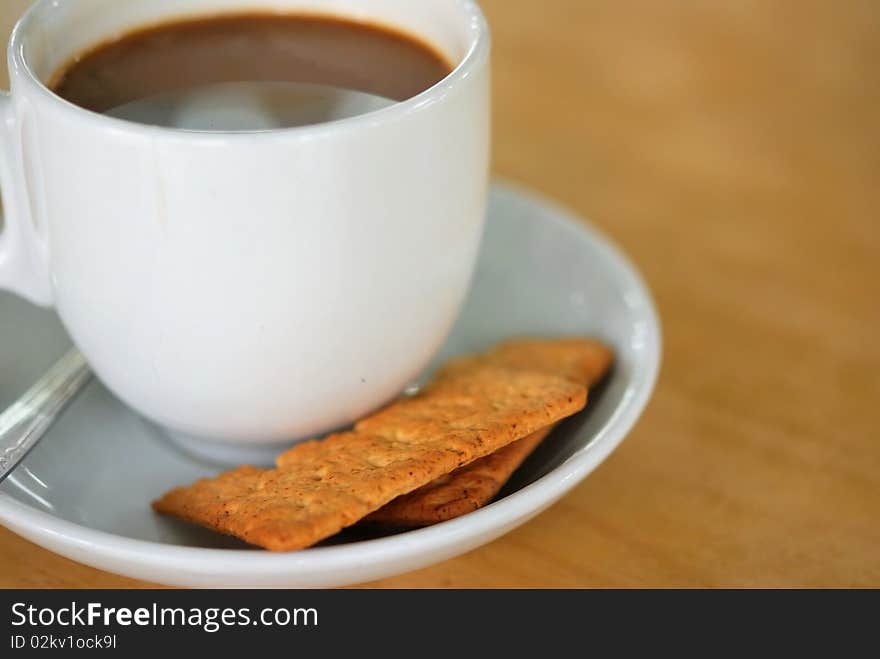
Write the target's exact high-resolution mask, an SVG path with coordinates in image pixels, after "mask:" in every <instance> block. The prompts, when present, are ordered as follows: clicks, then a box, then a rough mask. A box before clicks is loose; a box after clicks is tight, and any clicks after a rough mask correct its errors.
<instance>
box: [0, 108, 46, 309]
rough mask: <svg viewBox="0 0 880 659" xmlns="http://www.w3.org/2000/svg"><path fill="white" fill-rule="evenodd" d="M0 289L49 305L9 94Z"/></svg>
mask: <svg viewBox="0 0 880 659" xmlns="http://www.w3.org/2000/svg"><path fill="white" fill-rule="evenodd" d="M0 190H2V203H3V215H2V219H0V289H6V290H10V291H12V292H14V293H17V294H18V295H20V296H22V297H23V298H25V299H27V300H30V301H31V302H33V303H34V304H38V305H40V306H50V305H51V304H52V284H51V279H50V276H49V262H48V250H47V247H46V244H45V243H44V242H43V240H42V239H41V238H40V236H39V235H38V233H37V230H36V227H35V226H34V223H33V221H32V218H31V209H30V201H29V198H28V194H27V189H26V186H25V175H24V165H23V162H22V143H21V131H20V130H18V119H17V118H16V114H15V110H14V108H13V104H12V97H11V95H10V94H9V93H7V92H3V91H0Z"/></svg>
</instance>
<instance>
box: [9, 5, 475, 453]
mask: <svg viewBox="0 0 880 659" xmlns="http://www.w3.org/2000/svg"><path fill="white" fill-rule="evenodd" d="M265 9H269V10H281V11H291V12H300V11H302V12H312V13H315V12H317V13H320V14H329V15H338V16H343V17H349V18H356V19H358V20H364V21H368V22H374V23H379V24H385V25H389V26H394V27H397V28H399V29H402V30H404V31H405V32H408V33H411V34H413V35H416V36H418V37H420V38H422V39H423V40H425V41H427V42H428V43H430V44H432V45H434V46H435V47H436V48H437V49H438V50H440V51H441V52H443V53H444V54H445V55H446V56H447V57H449V59H450V60H452V61H454V62H455V63H456V64H457V67H456V69H455V71H454V72H453V73H452V74H451V75H449V76H448V77H447V78H446V79H445V80H443V81H442V82H440V83H438V84H437V85H435V86H434V87H432V88H431V89H429V90H427V91H425V92H423V93H421V94H419V95H418V96H416V97H414V98H412V99H410V100H407V101H404V102H400V103H396V104H394V105H392V106H391V107H389V108H386V109H382V110H378V111H375V112H372V113H368V114H363V115H360V116H357V117H353V118H349V119H344V120H341V121H336V122H330V123H323V124H318V125H314V126H307V127H301V128H290V129H282V130H274V131H268V132H256V133H199V132H188V131H182V130H175V129H170V128H160V127H155V126H148V125H144V124H137V123H132V122H127V121H122V120H119V119H114V118H111V117H107V116H104V115H99V114H95V113H92V112H90V111H87V110H85V109H82V108H80V107H77V106H75V105H72V104H70V103H68V102H66V101H64V100H62V99H61V98H59V97H58V96H56V95H55V94H53V93H52V92H51V91H49V90H48V89H47V87H46V83H47V81H48V80H49V78H50V76H51V75H52V74H53V73H54V72H55V71H56V70H57V69H58V68H60V67H61V66H62V65H64V64H65V63H66V62H68V61H69V60H70V59H71V58H72V57H74V56H75V55H76V54H77V53H80V52H82V51H84V50H85V49H87V48H89V47H90V46H94V45H96V44H98V43H101V42H103V41H106V40H107V39H108V38H110V37H113V36H114V35H119V34H122V33H125V32H126V31H127V30H129V29H131V28H137V27H139V26H142V25H145V24H150V23H156V22H160V21H164V20H173V19H174V18H176V17H181V16H187V17H189V16H193V15H201V14H204V15H214V14H218V13H222V12H240V11H247V10H265ZM9 68H10V78H11V93H10V94H8V95H6V94H4V95H3V96H2V97H0V113H2V118H3V123H2V126H0V131H2V139H0V146H2V148H0V184H2V196H3V206H4V209H5V218H4V224H3V228H2V231H0V287H2V288H6V289H9V290H12V291H15V292H17V293H19V294H20V295H22V296H24V297H26V298H28V299H30V300H31V301H33V302H35V303H37V304H41V305H47V306H48V305H51V306H54V307H55V309H56V310H57V312H58V314H59V315H60V317H61V319H62V321H63V323H64V325H65V327H66V328H67V330H68V331H69V333H70V335H71V337H72V339H73V341H74V343H75V344H76V345H77V346H78V347H79V349H80V350H81V351H82V352H83V354H84V355H85V356H86V358H87V360H88V362H89V364H90V365H91V367H92V368H93V370H94V371H95V373H96V374H97V375H98V377H99V378H100V379H101V380H102V381H103V382H104V383H105V384H106V385H107V386H108V387H109V388H110V389H111V390H112V391H113V392H114V393H115V394H117V395H118V396H119V397H120V398H121V399H122V400H123V401H125V402H126V403H127V404H129V405H130V406H131V407H133V408H135V409H136V410H138V411H140V412H141V413H142V414H144V415H145V416H147V417H149V418H151V419H153V420H155V421H157V422H158V423H160V424H163V425H165V426H168V427H170V428H172V429H175V430H178V431H180V432H183V433H186V434H190V435H195V436H200V437H208V438H215V439H221V440H225V441H231V442H240V443H249V444H260V443H268V442H277V441H279V440H286V439H291V438H300V437H305V436H309V435H313V434H315V433H320V432H322V431H325V430H328V429H331V428H335V427H339V426H342V425H345V424H346V423H349V422H350V421H352V420H353V419H355V418H357V417H359V416H361V415H363V414H365V413H367V412H369V411H370V410H371V409H374V408H376V407H377V406H379V405H381V404H382V403H384V402H386V401H388V400H389V399H390V398H392V397H394V396H395V395H397V394H398V393H399V392H400V391H401V389H402V388H403V387H405V386H406V384H407V383H408V382H409V381H411V379H412V378H414V377H415V376H416V375H417V374H418V373H419V371H420V370H421V369H422V368H424V367H425V365H426V364H427V363H428V362H429V360H430V358H431V357H432V356H433V355H434V354H435V352H436V351H437V350H438V348H439V347H440V345H441V344H442V342H443V340H444V338H445V337H446V335H447V333H448V332H449V330H450V328H451V326H452V324H453V322H454V320H455V318H456V316H457V312H458V309H459V307H460V304H461V302H462V300H463V298H464V296H465V294H466V292H467V288H468V284H469V280H470V278H471V274H472V271H473V268H474V264H475V261H476V255H477V251H478V247H479V243H480V237H481V234H482V227H483V221H484V216H485V206H486V196H487V194H486V193H487V182H488V181H487V179H488V160H489V35H488V31H487V28H486V24H485V21H484V19H483V17H482V15H481V13H480V11H479V9H478V7H477V5H476V3H475V2H471V1H470V0H418V1H413V0H125V2H120V1H119V0H41V1H40V2H37V3H36V4H35V5H34V6H33V8H31V9H30V10H29V11H28V13H27V14H25V16H24V17H23V18H22V19H21V21H20V22H19V23H18V25H17V26H16V28H15V32H14V33H13V36H12V40H11V43H10V47H9Z"/></svg>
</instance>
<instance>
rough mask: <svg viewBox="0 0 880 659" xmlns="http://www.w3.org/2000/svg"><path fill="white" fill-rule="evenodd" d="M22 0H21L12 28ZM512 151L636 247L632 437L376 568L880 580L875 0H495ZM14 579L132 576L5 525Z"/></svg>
mask: <svg viewBox="0 0 880 659" xmlns="http://www.w3.org/2000/svg"><path fill="white" fill-rule="evenodd" d="M26 4H27V2H26V0H3V2H2V5H0V22H2V31H3V33H4V34H5V33H6V30H7V28H8V27H9V26H11V24H12V22H13V21H14V19H15V17H16V15H17V14H18V13H19V11H20V10H21V9H22V8H23V7H24V6H25V5H26ZM483 5H484V7H485V10H486V12H487V13H488V15H489V19H490V22H491V24H492V26H493V28H494V34H495V90H494V93H495V169H496V171H497V172H498V173H499V174H500V175H503V176H506V177H510V178H513V179H516V180H519V181H522V182H525V183H527V184H529V185H531V186H534V187H535V188H537V189H538V190H541V191H543V192H545V193H547V194H549V195H551V196H553V197H556V198H558V199H559V200H560V201H562V202H563V203H565V204H567V205H569V206H571V207H573V208H575V209H576V210H578V211H580V212H582V213H583V214H584V215H585V216H588V217H590V218H591V219H592V220H593V221H594V222H595V223H597V224H598V225H600V226H601V227H602V228H603V229H604V230H605V231H607V232H608V233H609V234H611V235H612V236H613V237H614V238H615V239H616V240H617V241H619V243H620V244H621V245H622V246H623V248H624V249H625V250H626V251H628V252H629V253H630V254H631V255H632V257H633V259H634V260H635V262H636V263H638V264H639V265H640V267H641V268H642V270H643V272H644V274H645V276H646V278H647V280H648V282H649V283H650V285H651V286H652V288H653V290H654V292H655V294H656V298H657V302H658V304H659V307H660V312H661V315H662V318H663V323H664V331H665V342H666V346H665V356H664V367H663V372H662V375H661V379H660V382H659V385H658V388H657V392H656V395H655V396H654V399H653V401H652V402H651V404H650V406H649V408H648V410H647V412H646V413H645V415H644V417H643V418H642V420H641V422H640V423H639V424H638V426H637V427H636V429H635V431H634V432H633V433H632V435H631V436H630V437H629V438H628V439H627V441H626V442H625V443H624V444H623V445H622V446H621V448H620V449H619V450H618V451H617V452H616V453H615V454H614V455H612V456H611V458H610V459H609V460H608V461H607V462H606V463H605V464H604V465H603V466H602V467H600V468H599V469H598V470H597V471H596V472H595V473H594V474H593V475H592V476H590V478H588V479H587V480H586V481H585V482H584V483H582V484H581V485H580V486H579V487H577V488H576V489H575V490H574V491H573V492H572V493H571V494H570V495H569V496H567V497H566V498H565V499H564V500H563V501H561V502H560V503H559V504H557V505H556V506H554V507H553V508H552V509H551V510H549V511H548V512H547V513H545V514H543V515H541V516H540V517H538V518H537V519H535V520H534V521H532V522H531V523H529V524H527V525H526V526H524V527H521V528H520V529H518V530H516V531H514V532H513V533H510V534H509V535H507V536H506V537H504V538H502V539H500V540H498V541H496V542H494V543H492V544H490V545H488V546H485V547H483V548H481V549H478V550H476V551H473V552H471V553H470V554H467V555H465V556H462V557H460V558H457V559H454V560H451V561H448V562H446V563H443V564H440V565H437V566H434V567H431V568H429V569H426V570H422V571H420V572H415V573H412V574H407V575H404V576H400V577H396V578H393V579H386V580H384V581H381V582H379V583H377V584H370V585H371V586H383V587H385V586H392V587H422V586H463V587H482V586H525V587H532V586H560V587H568V586H856V585H859V586H869V585H872V586H880V213H878V211H880V76H878V75H877V70H876V66H877V62H878V61H880V5H878V4H876V3H872V2H856V1H853V2H845V1H842V2H835V3H832V2H824V1H821V0H820V1H816V2H807V1H803V2H797V3H794V2H789V1H788V0H778V1H769V0H746V1H744V2H736V3H733V2H728V3H721V2H703V3H699V2H676V1H672V2H663V3H659V2H654V1H653V0H631V1H625V2H617V1H613V2H612V1H611V0H604V1H602V2H592V1H588V0H545V1H542V2H536V1H535V0H484V1H483ZM0 566H2V568H0V586H31V587H35V586H66V587H81V586H89V587H98V586H101V587H130V586H141V585H146V584H140V583H137V582H134V581H131V580H128V579H123V578H120V577H117V576H114V575H111V574H106V573H102V572H99V571H97V570H93V569H91V568H87V567H84V566H81V565H78V564H76V563H73V562H71V561H68V560H66V559H63V558H59V557H57V556H55V555H53V554H51V553H49V552H47V551H44V550H43V549H40V548H38V547H36V546H34V545H32V544H30V543H28V542H26V541H24V540H21V539H19V538H18V537H16V536H15V535H13V534H12V533H10V532H8V531H5V530H2V529H0Z"/></svg>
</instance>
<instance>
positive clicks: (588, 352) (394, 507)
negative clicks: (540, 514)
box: [363, 338, 613, 527]
mask: <svg viewBox="0 0 880 659" xmlns="http://www.w3.org/2000/svg"><path fill="white" fill-rule="evenodd" d="M612 359H613V355H612V353H611V351H610V350H609V349H608V348H607V347H605V346H604V345H602V344H600V343H597V342H595V341H591V340H589V339H582V338H564V339H555V340H547V339H516V340H512V341H507V342H505V343H502V344H501V345H499V346H498V347H496V348H495V349H494V350H492V351H490V352H488V353H486V354H484V355H480V356H475V357H465V358H461V359H458V360H454V361H452V362H450V363H449V364H448V365H447V366H446V367H445V368H444V369H442V370H441V372H440V377H444V376H449V375H452V374H456V373H462V372H465V371H467V369H470V368H475V367H477V366H479V365H481V364H493V365H496V366H505V367H510V368H521V369H525V370H532V371H539V372H544V373H551V374H557V375H561V376H563V377H566V378H568V379H570V380H572V381H575V382H580V383H582V384H584V385H586V386H588V387H589V386H592V385H593V384H595V383H596V382H598V381H599V380H600V379H601V378H602V377H603V376H604V374H605V373H606V371H607V370H608V368H609V366H610V365H611V362H612ZM552 429H553V427H552V426H547V427H545V428H542V429H541V430H538V431H537V432H534V433H532V434H531V435H528V436H527V437H524V438H522V439H520V440H517V441H516V442H514V443H512V444H510V445H508V446H505V447H504V448H501V449H499V450H498V451H496V452H495V453H492V454H491V455H487V456H486V457H484V458H480V459H479V460H475V461H474V462H472V463H470V464H469V465H466V466H464V467H461V468H459V469H457V470H455V471H454V472H452V473H451V474H446V475H445V476H441V477H440V478H438V479H436V480H435V481H433V482H431V483H428V484H427V485H424V486H422V487H420V488H419V489H417V490H415V491H413V492H410V493H409V494H404V495H402V496H399V497H397V498H396V499H395V500H394V501H392V502H391V503H389V504H387V505H385V506H383V507H382V508H380V509H379V510H377V511H376V512H374V513H371V514H370V515H368V516H367V517H366V518H364V520H363V522H364V523H369V524H375V525H381V526H387V527H420V526H429V525H431V524H436V523H438V522H444V521H447V520H450V519H454V518H456V517H460V516H461V515H464V514H466V513H469V512H473V511H474V510H477V509H478V508H481V507H483V506H485V505H487V504H488V503H490V502H491V501H492V500H493V499H494V498H495V496H496V495H497V494H498V492H500V491H501V488H502V487H504V484H505V483H507V481H508V480H509V478H510V477H511V475H513V472H514V471H516V470H517V469H518V468H519V467H520V465H521V464H522V463H523V461H524V460H525V459H526V458H527V457H528V456H529V455H531V453H532V452H533V451H534V450H535V449H536V448H537V447H538V445H539V444H540V443H541V442H542V441H543V440H544V438H545V437H546V436H547V435H548V434H550V432H551V430H552Z"/></svg>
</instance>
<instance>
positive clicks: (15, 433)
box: [0, 348, 92, 482]
mask: <svg viewBox="0 0 880 659" xmlns="http://www.w3.org/2000/svg"><path fill="white" fill-rule="evenodd" d="M91 375H92V374H91V371H90V370H89V367H88V364H86V361H85V359H83V356H82V355H81V354H80V353H79V351H78V350H77V349H76V348H73V349H71V350H70V351H69V352H68V353H67V354H66V355H64V357H62V358H61V359H59V360H58V361H57V362H55V365H54V366H52V368H50V369H49V370H48V371H47V372H46V374H45V375H44V376H43V377H41V378H40V379H39V380H37V382H35V383H34V385H33V386H32V387H31V388H30V389H28V390H27V391H26V392H25V393H24V394H23V395H22V396H21V398H19V399H18V400H17V401H16V402H14V403H13V404H12V405H11V406H10V407H9V408H8V409H7V410H6V411H5V412H3V413H2V414H0V482H3V479H5V478H6V477H7V476H8V475H9V474H10V473H11V472H12V470H13V469H15V467H16V466H17V465H18V463H19V462H21V461H22V460H23V459H24V457H25V456H26V455H27V454H28V452H29V451H30V450H31V449H32V448H33V447H34V446H36V444H37V442H38V441H40V439H41V438H42V437H43V435H45V434H46V431H47V430H48V429H49V428H50V427H51V426H52V424H53V423H54V422H55V419H57V418H58V415H60V414H61V412H62V411H63V410H64V408H65V407H67V405H68V403H70V401H71V400H73V398H74V397H75V396H76V395H77V394H78V393H79V392H80V391H82V389H83V387H85V385H86V384H87V383H88V381H89V380H90V379H91Z"/></svg>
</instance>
